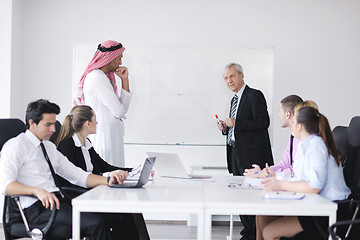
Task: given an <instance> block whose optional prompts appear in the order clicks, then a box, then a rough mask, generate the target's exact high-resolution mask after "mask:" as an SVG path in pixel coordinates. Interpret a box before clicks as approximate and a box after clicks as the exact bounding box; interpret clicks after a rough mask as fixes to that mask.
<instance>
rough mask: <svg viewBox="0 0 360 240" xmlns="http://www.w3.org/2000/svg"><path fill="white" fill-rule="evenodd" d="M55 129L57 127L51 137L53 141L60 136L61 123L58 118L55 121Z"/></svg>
mask: <svg viewBox="0 0 360 240" xmlns="http://www.w3.org/2000/svg"><path fill="white" fill-rule="evenodd" d="M55 129H56V131H55V132H54V133H53V135H52V136H51V137H50V139H49V140H50V141H51V142H53V143H55V141H56V139H57V137H58V136H59V132H60V129H61V123H60V122H59V121H58V120H56V122H55Z"/></svg>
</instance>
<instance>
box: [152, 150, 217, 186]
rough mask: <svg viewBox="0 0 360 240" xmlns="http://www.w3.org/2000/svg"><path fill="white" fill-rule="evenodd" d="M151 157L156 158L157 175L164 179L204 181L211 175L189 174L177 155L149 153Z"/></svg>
mask: <svg viewBox="0 0 360 240" xmlns="http://www.w3.org/2000/svg"><path fill="white" fill-rule="evenodd" d="M147 155H148V156H149V157H156V174H157V175H160V176H162V177H170V178H186V179H204V178H211V176H210V175H195V174H188V173H187V172H186V170H185V167H184V165H183V164H182V162H181V160H180V158H179V156H178V155H177V154H176V153H164V152H147Z"/></svg>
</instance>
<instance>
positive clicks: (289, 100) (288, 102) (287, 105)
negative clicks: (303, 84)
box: [280, 95, 303, 113]
mask: <svg viewBox="0 0 360 240" xmlns="http://www.w3.org/2000/svg"><path fill="white" fill-rule="evenodd" d="M302 102H303V100H302V98H301V97H299V96H298V95H289V96H287V97H285V98H283V100H281V102H280V103H281V104H282V106H283V108H284V110H285V111H290V112H292V113H294V108H295V106H296V105H298V104H299V103H302Z"/></svg>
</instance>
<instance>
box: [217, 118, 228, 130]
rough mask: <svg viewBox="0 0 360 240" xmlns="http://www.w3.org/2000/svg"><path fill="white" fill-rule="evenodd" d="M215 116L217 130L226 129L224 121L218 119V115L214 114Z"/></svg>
mask: <svg viewBox="0 0 360 240" xmlns="http://www.w3.org/2000/svg"><path fill="white" fill-rule="evenodd" d="M215 118H216V121H217V125H218V128H219V130H221V131H226V129H227V127H226V125H225V123H224V121H222V120H220V119H219V117H218V115H215Z"/></svg>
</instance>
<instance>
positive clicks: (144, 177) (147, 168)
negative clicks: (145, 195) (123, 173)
mask: <svg viewBox="0 0 360 240" xmlns="http://www.w3.org/2000/svg"><path fill="white" fill-rule="evenodd" d="M154 163H155V157H149V158H146V159H145V162H144V165H143V168H142V170H141V174H140V177H139V180H138V181H137V182H134V181H133V182H126V181H124V183H119V184H111V185H109V187H112V188H140V187H142V186H143V185H145V184H146V183H147V182H148V180H149V177H150V174H151V170H152V169H153V166H154Z"/></svg>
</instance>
